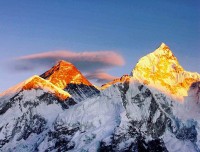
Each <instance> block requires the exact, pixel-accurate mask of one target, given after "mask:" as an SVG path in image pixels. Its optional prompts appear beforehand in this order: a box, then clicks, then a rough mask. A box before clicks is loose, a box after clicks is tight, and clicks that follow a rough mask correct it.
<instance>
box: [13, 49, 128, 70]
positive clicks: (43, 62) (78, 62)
mask: <svg viewBox="0 0 200 152" xmlns="http://www.w3.org/2000/svg"><path fill="white" fill-rule="evenodd" d="M58 60H66V61H68V62H71V63H73V64H74V65H75V66H76V67H78V68H79V69H80V70H81V71H83V72H87V71H96V70H99V69H106V68H111V67H116V66H122V65H123V64H124V59H123V57H122V56H121V55H120V54H118V53H116V52H113V51H98V52H80V53H77V52H72V51H54V52H45V53H39V54H32V55H28V56H22V57H19V58H17V59H16V60H15V61H16V63H15V64H14V69H16V70H17V71H28V70H33V69H35V68H41V67H51V66H52V65H54V64H55V63H56V62H57V61H58Z"/></svg>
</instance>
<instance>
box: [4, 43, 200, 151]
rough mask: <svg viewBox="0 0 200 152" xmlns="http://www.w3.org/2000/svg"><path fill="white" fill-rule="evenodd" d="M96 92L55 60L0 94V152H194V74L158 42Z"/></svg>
mask: <svg viewBox="0 0 200 152" xmlns="http://www.w3.org/2000/svg"><path fill="white" fill-rule="evenodd" d="M130 73H131V74H130V75H123V76H122V77H121V78H118V79H115V80H113V81H111V82H108V83H106V84H104V85H102V86H101V87H99V88H97V87H96V86H95V85H93V84H92V83H91V82H89V80H87V78H86V77H84V75H83V74H82V73H81V72H80V71H79V70H78V69H77V68H76V67H75V66H74V65H73V64H71V63H69V62H67V61H63V60H61V61H59V62H58V63H57V64H56V65H55V66H53V67H52V68H51V69H49V70H48V71H46V72H45V73H43V74H41V75H40V76H39V75H34V76H32V77H31V78H29V79H27V80H25V81H23V82H21V83H19V84H17V85H16V86H13V87H11V88H10V89H8V90H6V91H5V92H3V93H1V94H0V151H3V152H7V151H15V152H27V151H28V152H36V151H41V152H43V151H45V152H49V151H62V152H64V151H80V152H87V151H88V152H94V151H99V152H112V151H116V152H128V151H133V152H156V151H158V152H167V151H169V152H188V151H190V152H198V151H200V74H198V73H197V72H196V73H192V72H189V71H185V70H184V69H183V67H182V66H181V65H180V64H179V62H178V60H177V58H176V57H175V56H174V54H173V53H172V51H171V50H170V48H169V47H168V46H167V45H166V44H164V43H162V44H161V45H160V46H159V47H158V48H157V49H156V50H155V51H154V52H152V53H150V54H148V55H146V56H144V57H142V58H141V59H140V60H139V61H138V63H137V64H136V66H135V67H134V69H133V70H132V71H131V72H130Z"/></svg>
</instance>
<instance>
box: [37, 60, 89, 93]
mask: <svg viewBox="0 0 200 152" xmlns="http://www.w3.org/2000/svg"><path fill="white" fill-rule="evenodd" d="M40 77H42V78H44V79H46V80H49V81H50V82H51V83H53V84H54V85H55V86H57V87H59V88H61V89H65V88H66V87H67V85H68V84H70V83H71V84H84V85H88V86H92V84H91V83H90V82H89V81H88V80H87V79H86V78H85V77H84V76H83V75H82V74H81V72H80V71H79V70H78V69H77V68H76V67H75V66H74V65H73V64H71V63H70V62H66V61H64V60H61V61H59V62H58V63H57V64H56V65H55V66H53V67H52V68H51V69H50V70H48V71H46V72H45V73H43V74H42V75H41V76H40Z"/></svg>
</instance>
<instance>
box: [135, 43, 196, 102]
mask: <svg viewBox="0 0 200 152" xmlns="http://www.w3.org/2000/svg"><path fill="white" fill-rule="evenodd" d="M132 76H133V77H134V78H136V79H137V80H139V81H140V82H141V83H144V84H148V85H151V86H153V87H156V88H157V89H160V90H161V91H163V92H165V93H167V94H169V95H172V96H173V97H175V98H178V99H180V100H183V97H184V96H187V91H188V89H189V87H190V85H191V84H192V83H193V82H196V81H199V80H200V75H199V74H198V73H192V72H188V71H185V70H184V69H183V67H182V66H181V65H180V64H179V62H178V60H177V58H176V57H175V56H174V54H173V53H172V51H171V50H170V48H169V47H168V46H167V45H166V44H164V43H162V44H161V45H160V47H158V48H157V49H156V50H155V51H154V52H152V53H150V54H148V55H146V56H144V57H142V58H141V59H140V60H139V61H138V63H137V64H136V66H135V68H134V69H133V71H132Z"/></svg>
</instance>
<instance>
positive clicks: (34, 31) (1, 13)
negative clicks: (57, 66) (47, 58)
mask: <svg viewBox="0 0 200 152" xmlns="http://www.w3.org/2000/svg"><path fill="white" fill-rule="evenodd" d="M199 8H200V1H199V0H192V1H189V0H146V1H140V0H138V1H136V0H126V1H122V0H101V1H97V0H57V1H53V0H52V1H51V0H48V1H45V0H34V1H27V0H20V1H17V0H6V1H0V52H1V56H0V63H1V66H0V72H1V78H0V91H3V90H5V89H7V88H9V87H10V86H12V85H14V84H17V83H18V82H20V81H22V80H24V79H26V78H28V77H30V76H32V75H33V74H41V73H42V72H44V70H47V69H45V68H35V69H33V70H28V71H17V70H12V68H11V65H10V64H11V63H9V61H12V60H13V59H15V58H18V57H22V56H27V55H32V54H38V53H44V52H49V51H59V50H68V51H70V52H75V53H79V52H98V51H112V52H116V53H117V54H119V55H121V56H122V57H123V59H124V64H123V65H121V66H118V65H116V66H112V67H110V68H105V69H104V70H105V71H104V72H106V73H108V74H110V75H113V76H121V75H123V74H129V73H130V72H131V70H132V68H133V67H134V66H135V64H136V63H137V61H138V60H139V59H140V58H141V57H142V56H144V55H146V54H148V53H150V52H152V51H153V50H155V49H156V48H157V47H158V46H159V45H160V44H161V42H164V43H166V44H167V45H168V46H169V47H170V48H171V50H172V51H173V53H174V54H175V56H176V57H177V58H178V59H179V62H180V63H181V65H182V66H183V67H184V68H185V69H186V70H189V71H196V72H200V60H199V57H200V53H199V52H200V50H199V48H200V9H199ZM13 64H15V63H13ZM52 64H53V63H52ZM37 66H39V65H37ZM39 67H40V66H39ZM41 67H42V65H41ZM80 70H81V69H80ZM101 70H102V69H101Z"/></svg>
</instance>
